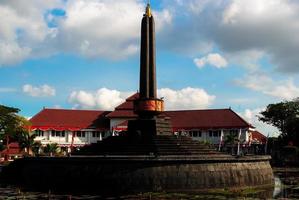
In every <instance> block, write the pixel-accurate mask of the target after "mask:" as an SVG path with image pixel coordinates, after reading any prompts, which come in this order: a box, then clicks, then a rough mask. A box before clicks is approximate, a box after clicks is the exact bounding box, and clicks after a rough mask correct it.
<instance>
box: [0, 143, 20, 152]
mask: <svg viewBox="0 0 299 200" xmlns="http://www.w3.org/2000/svg"><path fill="white" fill-rule="evenodd" d="M1 154H2V155H21V154H22V150H21V149H20V146H19V144H18V143H17V142H13V143H10V144H9V145H8V148H7V149H4V150H3V151H1Z"/></svg>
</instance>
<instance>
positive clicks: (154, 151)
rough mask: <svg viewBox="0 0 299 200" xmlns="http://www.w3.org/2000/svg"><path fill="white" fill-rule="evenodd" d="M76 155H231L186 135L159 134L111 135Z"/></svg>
mask: <svg viewBox="0 0 299 200" xmlns="http://www.w3.org/2000/svg"><path fill="white" fill-rule="evenodd" d="M75 155H106V156H108V155H153V156H164V155H195V156H196V155H197V156H203V155H204V156H209V155H213V156H222V157H231V156H230V155H227V154H224V153H221V152H218V151H216V150H215V148H214V147H213V146H212V145H208V144H204V143H202V142H199V141H194V140H192V139H191V138H190V137H186V136H180V137H177V136H170V135H157V136H152V137H136V136H134V137H130V136H118V137H109V138H107V139H105V140H104V141H102V142H99V143H97V144H93V145H90V146H87V147H84V148H82V149H80V151H78V152H76V153H75Z"/></svg>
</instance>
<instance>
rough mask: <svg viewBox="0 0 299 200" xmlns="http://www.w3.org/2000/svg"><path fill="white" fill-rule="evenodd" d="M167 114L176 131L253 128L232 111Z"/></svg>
mask: <svg viewBox="0 0 299 200" xmlns="http://www.w3.org/2000/svg"><path fill="white" fill-rule="evenodd" d="M165 114H166V115H167V116H169V117H170V119H171V123H172V127H173V129H174V130H179V129H180V130H182V129H217V128H249V127H251V125H250V124H249V123H247V122H246V121H245V120H244V119H242V118H241V117H240V116H239V115H238V114H237V113H235V112H234V111H232V110H231V109H211V110H182V111H165Z"/></svg>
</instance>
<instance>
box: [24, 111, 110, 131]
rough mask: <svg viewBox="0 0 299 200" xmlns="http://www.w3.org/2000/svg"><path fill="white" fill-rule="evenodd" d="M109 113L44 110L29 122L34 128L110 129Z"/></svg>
mask: <svg viewBox="0 0 299 200" xmlns="http://www.w3.org/2000/svg"><path fill="white" fill-rule="evenodd" d="M108 113H109V112H107V111H98V110H65V109H43V110H42V111H41V112H39V113H38V114H36V115H35V116H33V117H32V118H31V119H30V120H29V121H30V122H31V123H32V128H48V129H59V128H62V129H63V128H66V129H67V128H70V129H76V128H77V129H87V128H97V129H109V119H107V118H106V117H105V116H106V115H107V114H108Z"/></svg>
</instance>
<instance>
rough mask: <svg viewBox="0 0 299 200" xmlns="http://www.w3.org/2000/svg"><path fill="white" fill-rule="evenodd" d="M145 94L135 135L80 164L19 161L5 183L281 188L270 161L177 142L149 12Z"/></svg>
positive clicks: (103, 145) (143, 56) (83, 157)
mask: <svg viewBox="0 0 299 200" xmlns="http://www.w3.org/2000/svg"><path fill="white" fill-rule="evenodd" d="M139 93H140V95H139V97H138V98H136V99H135V101H134V112H135V113H136V114H138V118H137V119H136V120H131V121H129V124H128V126H129V127H128V132H127V134H125V135H123V136H118V137H109V138H107V139H105V140H103V141H102V142H100V143H99V144H96V145H92V146H89V147H87V148H85V149H82V151H80V155H77V156H71V157H40V158H38V157H35V158H24V159H19V160H16V161H15V162H13V163H12V164H11V165H9V166H8V167H7V168H5V169H3V173H2V174H3V175H4V176H3V177H2V178H3V179H2V180H4V179H5V178H6V180H10V181H15V182H19V183H22V184H25V185H29V186H31V187H32V188H40V187H42V188H51V189H53V190H55V189H56V190H59V189H63V190H67V189H70V190H94V191H97V192H101V193H110V194H117V193H135V192H137V193H139V192H158V191H166V192H200V191H202V190H209V189H212V190H215V189H223V188H235V189H244V188H248V187H252V188H255V187H270V188H271V187H273V182H274V177H273V172H272V168H271V166H270V164H269V160H270V159H271V157H270V156H243V157H238V156H237V157H236V156H231V155H227V154H224V153H221V152H218V151H216V150H215V149H214V147H213V146H210V145H207V144H204V143H200V142H198V141H194V140H192V139H191V138H189V137H185V136H175V135H172V134H171V131H170V129H171V124H170V120H169V118H167V116H165V115H163V109H164V105H163V104H164V102H163V100H162V99H158V98H157V84H156V64H155V27H154V18H153V16H152V14H151V10H150V5H149V4H148V5H147V7H146V12H145V14H144V16H143V19H142V27H141V53H140V91H139ZM95 183H96V184H95Z"/></svg>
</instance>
